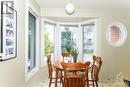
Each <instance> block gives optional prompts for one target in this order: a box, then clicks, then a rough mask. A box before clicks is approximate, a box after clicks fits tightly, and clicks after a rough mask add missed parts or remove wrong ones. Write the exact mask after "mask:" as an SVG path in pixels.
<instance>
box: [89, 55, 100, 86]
mask: <svg viewBox="0 0 130 87" xmlns="http://www.w3.org/2000/svg"><path fill="white" fill-rule="evenodd" d="M93 59H94V60H93V65H92V66H91V72H90V76H89V78H88V81H89V83H90V82H92V86H93V87H95V85H96V87H98V80H99V72H100V68H101V65H102V60H101V57H95V56H94V57H93ZM90 85H91V84H90Z"/></svg>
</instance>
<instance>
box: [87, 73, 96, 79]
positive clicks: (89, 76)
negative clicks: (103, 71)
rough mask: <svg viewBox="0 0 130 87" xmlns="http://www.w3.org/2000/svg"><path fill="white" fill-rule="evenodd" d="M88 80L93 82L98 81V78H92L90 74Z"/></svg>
mask: <svg viewBox="0 0 130 87" xmlns="http://www.w3.org/2000/svg"><path fill="white" fill-rule="evenodd" d="M88 80H89V81H92V80H93V81H97V78H96V77H92V76H91V73H88Z"/></svg>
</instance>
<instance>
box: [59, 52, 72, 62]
mask: <svg viewBox="0 0 130 87" xmlns="http://www.w3.org/2000/svg"><path fill="white" fill-rule="evenodd" d="M61 55H62V62H63V61H64V60H65V57H70V56H71V55H70V54H69V53H64V52H62V53H61Z"/></svg>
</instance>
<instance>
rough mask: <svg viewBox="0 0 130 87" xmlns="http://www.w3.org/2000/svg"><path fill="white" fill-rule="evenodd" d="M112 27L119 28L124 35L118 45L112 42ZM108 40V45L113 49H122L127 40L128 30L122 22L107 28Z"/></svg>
mask: <svg viewBox="0 0 130 87" xmlns="http://www.w3.org/2000/svg"><path fill="white" fill-rule="evenodd" d="M111 26H117V27H118V28H119V29H120V31H121V33H122V39H120V40H119V41H118V42H117V43H116V44H113V43H112V42H111V39H110V32H111ZM106 39H107V41H108V43H109V44H110V45H111V46H113V47H121V46H123V44H124V43H125V42H126V40H127V30H126V27H125V26H124V25H123V24H122V23H121V22H118V21H115V22H112V23H111V24H110V25H108V27H107V30H106Z"/></svg>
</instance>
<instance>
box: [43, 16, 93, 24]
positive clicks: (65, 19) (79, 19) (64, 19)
mask: <svg viewBox="0 0 130 87" xmlns="http://www.w3.org/2000/svg"><path fill="white" fill-rule="evenodd" d="M45 18H47V19H49V20H52V21H56V22H73V23H79V22H84V21H88V20H91V19H95V18H92V17H91V18H86V17H76V18H75V17H45Z"/></svg>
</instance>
